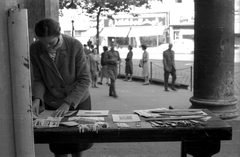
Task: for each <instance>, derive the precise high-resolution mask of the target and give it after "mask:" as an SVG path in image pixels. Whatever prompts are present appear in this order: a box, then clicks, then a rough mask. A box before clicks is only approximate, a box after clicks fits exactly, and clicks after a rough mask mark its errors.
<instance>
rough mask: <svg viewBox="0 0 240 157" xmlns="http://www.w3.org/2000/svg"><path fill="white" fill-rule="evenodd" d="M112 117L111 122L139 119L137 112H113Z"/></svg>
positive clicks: (135, 120) (136, 120)
mask: <svg viewBox="0 0 240 157" xmlns="http://www.w3.org/2000/svg"><path fill="white" fill-rule="evenodd" d="M112 118H113V122H117V123H126V122H139V121H141V120H140V118H139V116H138V115H137V114H113V115H112Z"/></svg>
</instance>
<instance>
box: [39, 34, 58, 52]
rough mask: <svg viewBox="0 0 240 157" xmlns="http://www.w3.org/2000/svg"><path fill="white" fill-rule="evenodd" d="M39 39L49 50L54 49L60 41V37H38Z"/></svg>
mask: <svg viewBox="0 0 240 157" xmlns="http://www.w3.org/2000/svg"><path fill="white" fill-rule="evenodd" d="M38 39H39V41H40V42H41V43H42V44H43V45H44V46H45V47H46V48H47V49H53V48H54V47H55V46H56V45H57V43H58V41H59V36H56V37H54V36H50V37H38Z"/></svg>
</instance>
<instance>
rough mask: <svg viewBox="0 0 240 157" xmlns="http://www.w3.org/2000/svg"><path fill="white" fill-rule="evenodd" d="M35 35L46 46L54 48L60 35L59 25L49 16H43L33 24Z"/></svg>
mask: <svg viewBox="0 0 240 157" xmlns="http://www.w3.org/2000/svg"><path fill="white" fill-rule="evenodd" d="M34 31H35V35H36V37H37V38H38V39H39V41H40V42H41V43H43V45H44V46H45V47H46V48H54V47H55V46H56V45H57V43H58V41H59V35H60V31H61V28H60V25H59V23H58V22H56V21H54V20H53V19H50V18H45V19H42V20H40V21H38V22H37V23H36V24H35V29H34Z"/></svg>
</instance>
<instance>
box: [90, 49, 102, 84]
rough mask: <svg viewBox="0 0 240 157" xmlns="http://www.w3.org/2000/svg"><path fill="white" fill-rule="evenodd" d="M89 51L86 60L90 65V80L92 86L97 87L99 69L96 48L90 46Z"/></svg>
mask: <svg viewBox="0 0 240 157" xmlns="http://www.w3.org/2000/svg"><path fill="white" fill-rule="evenodd" d="M91 49H92V51H91V53H90V54H89V57H88V60H89V65H90V72H91V80H92V82H91V83H92V88H98V87H97V78H98V72H99V70H100V67H99V66H100V57H99V55H98V54H97V50H96V49H95V48H94V46H93V45H92V46H91Z"/></svg>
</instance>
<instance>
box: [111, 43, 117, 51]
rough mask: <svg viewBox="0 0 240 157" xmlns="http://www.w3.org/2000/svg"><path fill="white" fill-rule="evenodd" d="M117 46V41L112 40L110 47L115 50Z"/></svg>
mask: <svg viewBox="0 0 240 157" xmlns="http://www.w3.org/2000/svg"><path fill="white" fill-rule="evenodd" d="M115 47H116V43H115V42H111V43H110V49H111V50H114V49H115Z"/></svg>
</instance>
